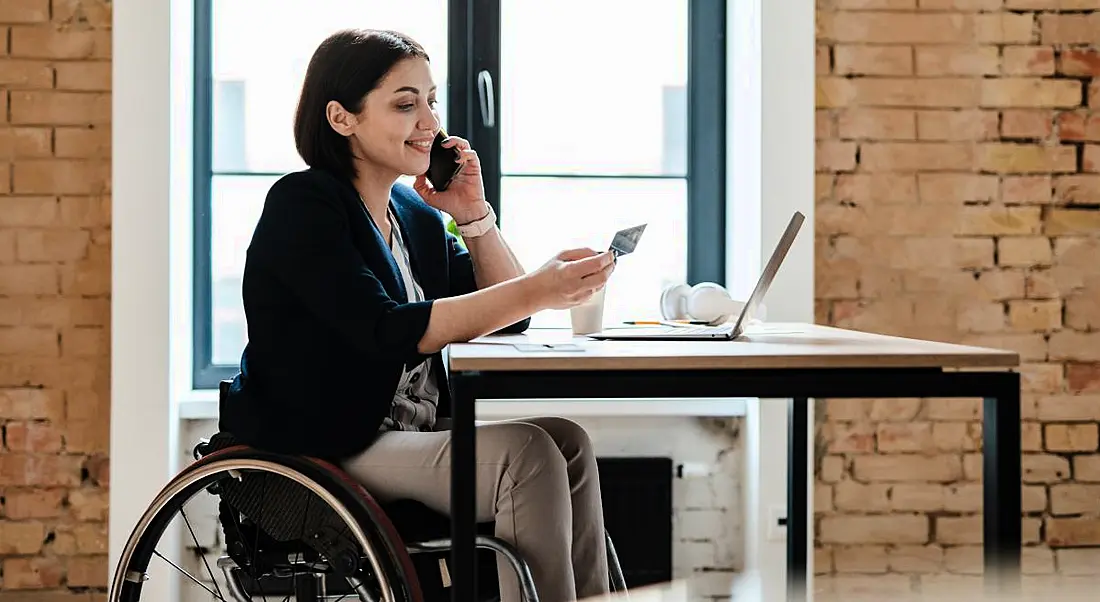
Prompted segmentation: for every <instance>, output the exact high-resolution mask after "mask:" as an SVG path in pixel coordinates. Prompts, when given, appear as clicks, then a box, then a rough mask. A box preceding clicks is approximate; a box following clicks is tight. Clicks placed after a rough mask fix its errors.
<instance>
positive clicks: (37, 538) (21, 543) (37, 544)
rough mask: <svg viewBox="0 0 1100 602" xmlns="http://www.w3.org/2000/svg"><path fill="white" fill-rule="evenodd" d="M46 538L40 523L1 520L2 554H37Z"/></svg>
mask: <svg viewBox="0 0 1100 602" xmlns="http://www.w3.org/2000/svg"><path fill="white" fill-rule="evenodd" d="M45 536H46V530H45V528H44V527H43V525H42V523H40V522H23V521H20V522H12V521H5V520H0V554H4V555H8V554H12V555H14V554H37V553H38V552H39V551H40V550H41V549H42V540H43V539H44V538H45Z"/></svg>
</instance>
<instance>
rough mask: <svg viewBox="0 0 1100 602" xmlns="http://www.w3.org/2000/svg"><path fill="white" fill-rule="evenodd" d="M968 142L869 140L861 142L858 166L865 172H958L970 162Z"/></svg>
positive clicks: (971, 149) (966, 168)
mask: <svg viewBox="0 0 1100 602" xmlns="http://www.w3.org/2000/svg"><path fill="white" fill-rule="evenodd" d="M973 151H974V148H973V146H972V145H969V144H955V143H939V142H883V143H875V142H869V143H866V144H864V145H862V148H861V159H860V166H861V167H862V168H863V169H865V170H867V171H879V172H881V171H888V172H917V171H960V170H968V169H970V168H971V166H972V165H973V164H974V153H973Z"/></svg>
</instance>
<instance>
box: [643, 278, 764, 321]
mask: <svg viewBox="0 0 1100 602" xmlns="http://www.w3.org/2000/svg"><path fill="white" fill-rule="evenodd" d="M744 307H745V303H744V302H743V301H735V300H733V299H731V298H730V296H729V293H728V292H727V291H726V289H725V288H724V287H723V286H722V285H720V284H715V283H714V282H700V283H699V284H696V285H695V286H688V285H686V284H676V285H673V286H670V287H667V288H665V290H664V291H662V292H661V316H662V317H663V318H664V319H666V320H700V321H703V322H706V323H707V324H710V325H712V326H717V325H718V324H721V323H723V322H728V321H729V320H731V319H732V318H734V317H735V316H737V315H738V314H739V313H741V309H742V308H744ZM763 311H764V308H763V306H760V307H759V308H758V309H757V312H758V313H763ZM750 317H755V316H750Z"/></svg>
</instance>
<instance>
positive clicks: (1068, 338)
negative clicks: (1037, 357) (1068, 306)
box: [1050, 330, 1100, 362]
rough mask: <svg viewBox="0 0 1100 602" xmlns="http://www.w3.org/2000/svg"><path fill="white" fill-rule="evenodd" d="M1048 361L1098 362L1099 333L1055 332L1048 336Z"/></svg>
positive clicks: (1099, 351) (1099, 357) (1099, 348)
mask: <svg viewBox="0 0 1100 602" xmlns="http://www.w3.org/2000/svg"><path fill="white" fill-rule="evenodd" d="M1050 359H1052V360H1070V361H1081V362H1096V361H1100V332H1088V333H1085V332H1074V331H1071V330H1063V331H1060V332H1055V333H1054V334H1052V335H1050Z"/></svg>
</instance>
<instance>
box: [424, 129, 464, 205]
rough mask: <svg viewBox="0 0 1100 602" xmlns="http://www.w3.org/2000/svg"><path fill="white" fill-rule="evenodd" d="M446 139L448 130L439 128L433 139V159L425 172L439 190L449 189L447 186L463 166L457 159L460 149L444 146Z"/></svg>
mask: <svg viewBox="0 0 1100 602" xmlns="http://www.w3.org/2000/svg"><path fill="white" fill-rule="evenodd" d="M446 139H447V132H446V131H444V130H443V128H439V132H438V133H436V135H435V140H434V141H432V153H431V161H430V163H428V171H427V173H425V174H424V175H425V176H427V178H428V181H429V182H431V183H432V186H434V187H435V189H436V190H439V191H443V190H447V187H448V186H450V185H451V180H454V177H455V175H457V174H458V171H459V168H461V167H462V165H461V164H460V163H458V162H457V161H456V159H458V149H457V148H455V147H451V148H444V147H443V141H444V140H446Z"/></svg>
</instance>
